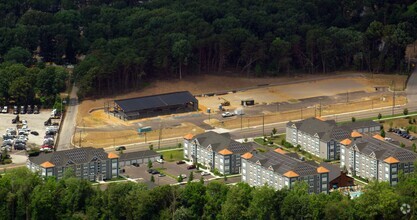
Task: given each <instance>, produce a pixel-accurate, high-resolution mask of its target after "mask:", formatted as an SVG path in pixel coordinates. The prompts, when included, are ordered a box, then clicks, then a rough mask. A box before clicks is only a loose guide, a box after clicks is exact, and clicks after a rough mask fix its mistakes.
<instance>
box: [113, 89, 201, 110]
mask: <svg viewBox="0 0 417 220" xmlns="http://www.w3.org/2000/svg"><path fill="white" fill-rule="evenodd" d="M114 102H115V103H116V104H117V105H118V106H119V107H120V108H122V110H123V111H124V112H134V111H140V110H146V109H153V108H161V107H166V106H175V105H183V104H185V103H189V102H194V103H196V102H198V101H197V99H196V98H195V97H194V96H193V95H192V94H191V93H190V92H188V91H182V92H173V93H165V94H158V95H151V96H143V97H137V98H131V99H120V100H115V101H114Z"/></svg>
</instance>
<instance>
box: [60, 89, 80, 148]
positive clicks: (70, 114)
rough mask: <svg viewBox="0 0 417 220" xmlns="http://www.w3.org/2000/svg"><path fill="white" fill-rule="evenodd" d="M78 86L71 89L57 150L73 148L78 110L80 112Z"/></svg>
mask: <svg viewBox="0 0 417 220" xmlns="http://www.w3.org/2000/svg"><path fill="white" fill-rule="evenodd" d="M77 92H78V88H77V87H76V86H75V85H74V86H73V87H72V90H71V94H70V100H69V103H68V108H67V111H66V113H65V118H64V121H63V123H62V125H61V132H60V133H59V139H58V144H57V148H56V149H57V150H58V151H61V150H68V149H71V148H72V146H71V139H72V136H73V135H74V131H75V125H76V119H77V112H78V97H77Z"/></svg>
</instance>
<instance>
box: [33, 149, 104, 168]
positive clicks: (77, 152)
mask: <svg viewBox="0 0 417 220" xmlns="http://www.w3.org/2000/svg"><path fill="white" fill-rule="evenodd" d="M96 159H99V160H107V159H108V154H107V153H106V152H104V149H102V148H92V147H83V148H75V149H71V150H63V151H55V152H52V153H41V154H39V155H38V156H36V157H29V160H30V161H31V162H33V163H35V164H38V165H40V164H42V163H44V162H46V161H49V162H50V163H52V164H54V165H55V166H65V165H67V164H82V163H88V162H91V161H94V160H96Z"/></svg>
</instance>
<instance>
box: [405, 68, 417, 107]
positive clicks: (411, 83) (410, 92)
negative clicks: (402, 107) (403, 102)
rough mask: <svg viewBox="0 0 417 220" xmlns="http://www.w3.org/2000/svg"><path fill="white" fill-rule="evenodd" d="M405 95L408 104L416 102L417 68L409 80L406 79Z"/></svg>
mask: <svg viewBox="0 0 417 220" xmlns="http://www.w3.org/2000/svg"><path fill="white" fill-rule="evenodd" d="M406 93H407V99H408V102H409V103H411V104H413V103H416V102H417V68H415V69H414V71H413V73H412V74H411V76H410V78H408V82H407V89H406Z"/></svg>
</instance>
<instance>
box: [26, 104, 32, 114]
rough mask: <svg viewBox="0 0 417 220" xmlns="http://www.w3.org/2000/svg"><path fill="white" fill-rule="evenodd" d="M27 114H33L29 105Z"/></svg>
mask: <svg viewBox="0 0 417 220" xmlns="http://www.w3.org/2000/svg"><path fill="white" fill-rule="evenodd" d="M27 113H28V114H33V110H32V106H30V105H28V108H27Z"/></svg>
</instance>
